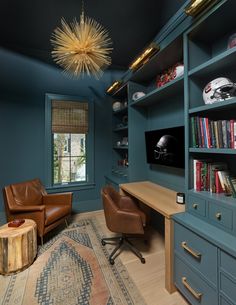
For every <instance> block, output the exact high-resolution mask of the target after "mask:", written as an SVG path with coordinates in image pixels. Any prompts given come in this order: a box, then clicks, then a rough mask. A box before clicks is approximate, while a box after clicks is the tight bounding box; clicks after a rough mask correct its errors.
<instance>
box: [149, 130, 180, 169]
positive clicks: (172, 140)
mask: <svg viewBox="0 0 236 305" xmlns="http://www.w3.org/2000/svg"><path fill="white" fill-rule="evenodd" d="M145 142H146V156H147V163H149V164H162V165H166V166H173V167H179V168H184V127H183V126H180V127H173V128H166V129H158V130H151V131H146V132H145Z"/></svg>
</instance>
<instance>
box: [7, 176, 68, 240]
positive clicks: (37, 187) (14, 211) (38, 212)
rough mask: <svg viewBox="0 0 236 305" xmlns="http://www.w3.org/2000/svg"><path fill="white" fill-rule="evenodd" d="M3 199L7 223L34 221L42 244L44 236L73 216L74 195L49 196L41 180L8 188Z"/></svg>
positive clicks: (12, 185)
mask: <svg viewBox="0 0 236 305" xmlns="http://www.w3.org/2000/svg"><path fill="white" fill-rule="evenodd" d="M3 198H4V203H5V210H6V216H7V221H12V220H13V219H21V218H25V219H27V218H29V219H33V220H34V221H35V222H36V223H37V231H38V236H39V237H40V238H41V243H42V244H43V236H44V235H45V234H46V233H48V232H49V231H51V230H52V229H54V228H55V227H56V226H58V225H59V224H60V223H62V222H64V221H65V222H66V219H67V218H68V217H69V216H70V215H71V209H72V193H60V194H47V192H46V190H45V188H44V187H43V185H42V183H41V182H40V180H39V179H34V180H31V181H25V182H22V183H17V184H11V185H8V186H6V187H5V188H4V189H3ZM66 224H67V222H66Z"/></svg>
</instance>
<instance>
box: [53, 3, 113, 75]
mask: <svg viewBox="0 0 236 305" xmlns="http://www.w3.org/2000/svg"><path fill="white" fill-rule="evenodd" d="M51 43H52V45H53V51H52V57H53V59H54V61H55V62H56V63H57V64H58V65H59V66H61V67H62V68H63V69H64V72H65V73H67V74H68V75H74V76H76V77H79V76H84V75H85V74H87V75H89V76H90V75H94V76H95V77H96V78H97V79H98V78H99V77H101V75H102V72H103V70H104V69H105V68H106V67H107V66H109V65H110V64H111V57H110V56H109V54H110V53H111V51H112V48H111V44H112V41H111V39H110V38H109V36H108V32H107V30H106V29H104V28H103V26H102V25H100V24H99V23H98V22H97V21H95V20H93V19H92V18H89V17H85V16H84V2H83V0H82V12H81V15H80V21H79V22H78V21H77V20H76V19H74V20H73V22H72V23H71V24H68V23H66V21H65V19H64V18H62V19H61V28H60V27H57V28H56V29H55V30H54V32H53V34H52V38H51Z"/></svg>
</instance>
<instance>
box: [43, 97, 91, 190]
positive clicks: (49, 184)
mask: <svg viewBox="0 0 236 305" xmlns="http://www.w3.org/2000/svg"><path fill="white" fill-rule="evenodd" d="M53 100H58V101H67V100H68V101H78V102H79V101H84V100H87V101H88V113H89V118H88V120H89V131H88V134H87V137H86V139H87V154H86V159H87V162H86V167H87V169H86V172H87V181H86V182H84V181H83V182H81V183H80V182H73V183H68V184H61V185H58V184H57V185H53V154H52V149H53V144H52V143H53V139H52V131H51V125H52V119H51V118H52V101H53ZM45 184H46V188H47V189H58V188H59V189H66V190H68V189H69V188H73V189H74V188H76V187H78V186H81V187H83V188H84V187H86V186H94V185H95V183H94V101H93V100H91V99H88V98H85V97H82V96H71V95H58V94H51V93H46V97H45Z"/></svg>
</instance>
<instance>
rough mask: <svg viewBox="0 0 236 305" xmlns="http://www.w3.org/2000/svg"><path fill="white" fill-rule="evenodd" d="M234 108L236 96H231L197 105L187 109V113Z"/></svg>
mask: <svg viewBox="0 0 236 305" xmlns="http://www.w3.org/2000/svg"><path fill="white" fill-rule="evenodd" d="M232 108H236V98H232V99H229V100H225V101H221V102H217V103H215V104H211V105H204V106H199V107H194V108H192V109H189V114H197V113H203V112H212V111H219V110H228V109H232Z"/></svg>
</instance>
